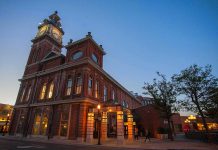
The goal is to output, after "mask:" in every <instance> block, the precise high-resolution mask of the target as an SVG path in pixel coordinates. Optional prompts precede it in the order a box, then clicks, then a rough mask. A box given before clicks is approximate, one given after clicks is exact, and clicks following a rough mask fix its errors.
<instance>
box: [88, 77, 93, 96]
mask: <svg viewBox="0 0 218 150" xmlns="http://www.w3.org/2000/svg"><path fill="white" fill-rule="evenodd" d="M88 94H89V95H92V77H89V82H88Z"/></svg>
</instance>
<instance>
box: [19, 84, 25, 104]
mask: <svg viewBox="0 0 218 150" xmlns="http://www.w3.org/2000/svg"><path fill="white" fill-rule="evenodd" d="M25 91H26V87H23V91H22V93H21V96H20V102H23V100H24V95H25Z"/></svg>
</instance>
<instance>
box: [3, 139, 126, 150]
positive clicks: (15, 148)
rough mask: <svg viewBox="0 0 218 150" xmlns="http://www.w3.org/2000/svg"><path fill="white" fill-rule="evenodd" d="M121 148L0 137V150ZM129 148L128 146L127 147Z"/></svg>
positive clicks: (108, 149)
mask: <svg viewBox="0 0 218 150" xmlns="http://www.w3.org/2000/svg"><path fill="white" fill-rule="evenodd" d="M19 149H20V150H23V149H26V150H37V149H41V150H44V149H45V150H102V149H104V150H111V149H113V150H121V149H123V148H122V147H120V148H119V147H118V148H114V147H107V146H98V145H88V146H87V145H66V144H54V143H42V142H35V141H24V140H14V139H13V140H10V139H3V138H0V150H19ZM125 149H127V148H125Z"/></svg>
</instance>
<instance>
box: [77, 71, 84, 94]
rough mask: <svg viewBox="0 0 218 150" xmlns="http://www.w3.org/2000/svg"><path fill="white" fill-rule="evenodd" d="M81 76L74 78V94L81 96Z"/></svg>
mask: <svg viewBox="0 0 218 150" xmlns="http://www.w3.org/2000/svg"><path fill="white" fill-rule="evenodd" d="M82 82H83V81H82V76H81V75H78V76H77V77H76V94H81V92H82Z"/></svg>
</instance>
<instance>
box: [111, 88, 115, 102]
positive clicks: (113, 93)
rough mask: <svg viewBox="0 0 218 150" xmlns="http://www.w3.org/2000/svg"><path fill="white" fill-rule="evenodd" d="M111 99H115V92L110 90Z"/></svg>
mask: <svg viewBox="0 0 218 150" xmlns="http://www.w3.org/2000/svg"><path fill="white" fill-rule="evenodd" d="M112 100H115V92H114V90H112Z"/></svg>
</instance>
